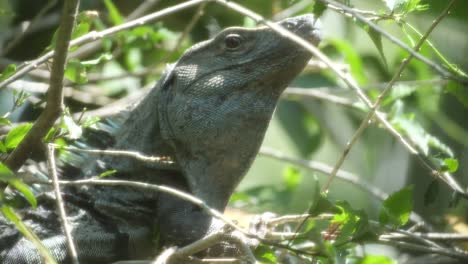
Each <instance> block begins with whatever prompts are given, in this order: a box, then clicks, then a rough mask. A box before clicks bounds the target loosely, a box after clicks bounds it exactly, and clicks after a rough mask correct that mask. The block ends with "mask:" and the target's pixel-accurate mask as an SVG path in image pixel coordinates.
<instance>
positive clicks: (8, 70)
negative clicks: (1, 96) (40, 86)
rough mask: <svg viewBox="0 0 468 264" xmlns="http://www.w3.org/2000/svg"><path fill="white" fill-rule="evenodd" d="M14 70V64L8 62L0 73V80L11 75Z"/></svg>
mask: <svg viewBox="0 0 468 264" xmlns="http://www.w3.org/2000/svg"><path fill="white" fill-rule="evenodd" d="M15 72H16V65H15V64H8V66H6V67H5V69H4V70H3V72H2V74H1V75H0V81H3V80H6V79H7V78H8V77H10V76H12V75H13V74H14V73H15Z"/></svg>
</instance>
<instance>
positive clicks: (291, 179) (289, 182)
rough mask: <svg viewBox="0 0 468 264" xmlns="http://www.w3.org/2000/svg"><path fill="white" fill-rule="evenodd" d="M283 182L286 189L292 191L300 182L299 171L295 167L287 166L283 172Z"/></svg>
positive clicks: (300, 175)
mask: <svg viewBox="0 0 468 264" xmlns="http://www.w3.org/2000/svg"><path fill="white" fill-rule="evenodd" d="M283 180H284V183H285V185H286V189H287V190H289V191H292V190H294V189H295V188H296V187H297V186H298V185H299V184H300V183H301V181H302V174H301V171H300V170H299V169H298V168H296V167H292V166H288V167H286V169H285V170H284V172H283Z"/></svg>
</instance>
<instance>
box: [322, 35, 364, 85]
mask: <svg viewBox="0 0 468 264" xmlns="http://www.w3.org/2000/svg"><path fill="white" fill-rule="evenodd" d="M329 42H330V43H331V44H332V45H333V46H334V47H335V48H336V49H337V50H338V51H339V52H340V53H342V54H343V55H344V60H345V61H346V63H347V64H349V66H350V73H351V75H352V76H353V77H354V78H355V79H356V81H357V82H358V83H359V84H361V85H364V84H366V83H367V77H366V75H365V74H364V67H363V63H362V60H361V56H360V55H359V54H358V53H357V52H356V49H355V48H354V47H353V46H351V45H350V44H349V43H348V42H346V41H342V40H339V39H330V40H329Z"/></svg>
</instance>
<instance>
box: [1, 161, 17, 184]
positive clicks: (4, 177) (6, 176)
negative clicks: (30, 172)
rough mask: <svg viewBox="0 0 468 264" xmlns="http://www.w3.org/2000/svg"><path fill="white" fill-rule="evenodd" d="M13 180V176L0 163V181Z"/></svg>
mask: <svg viewBox="0 0 468 264" xmlns="http://www.w3.org/2000/svg"><path fill="white" fill-rule="evenodd" d="M13 178H15V174H14V173H13V172H12V171H11V170H10V169H9V168H8V167H7V166H6V165H5V164H3V163H2V162H0V180H1V181H3V182H8V181H9V180H11V179H13Z"/></svg>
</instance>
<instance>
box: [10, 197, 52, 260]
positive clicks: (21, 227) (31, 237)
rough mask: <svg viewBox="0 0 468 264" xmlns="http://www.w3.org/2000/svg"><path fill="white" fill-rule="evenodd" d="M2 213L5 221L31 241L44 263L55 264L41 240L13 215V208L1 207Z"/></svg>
mask: <svg viewBox="0 0 468 264" xmlns="http://www.w3.org/2000/svg"><path fill="white" fill-rule="evenodd" d="M1 210H2V213H3V215H4V216H5V218H6V219H8V220H10V221H11V222H13V224H15V226H16V228H18V230H19V231H20V232H21V233H22V234H23V235H24V236H25V237H26V238H27V239H28V240H29V241H31V242H32V243H33V244H34V246H35V247H36V248H37V249H38V251H39V254H40V255H41V256H42V257H43V259H44V261H45V263H50V264H56V263H57V262H56V261H55V259H54V257H52V254H50V251H49V250H48V249H47V248H46V247H45V246H44V245H43V244H42V242H41V240H40V239H39V237H37V235H36V234H35V233H34V232H33V231H32V230H31V229H30V228H29V227H27V226H26V225H25V224H24V223H23V221H21V219H20V218H19V216H18V215H17V214H16V213H15V211H14V210H13V208H11V207H10V206H7V205H2V207H1Z"/></svg>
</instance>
